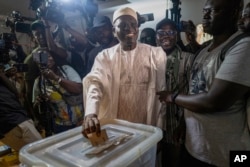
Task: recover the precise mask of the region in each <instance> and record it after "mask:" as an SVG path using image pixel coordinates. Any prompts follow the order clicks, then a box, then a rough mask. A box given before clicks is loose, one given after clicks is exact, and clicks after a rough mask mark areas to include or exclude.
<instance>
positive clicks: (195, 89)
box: [185, 32, 250, 166]
mask: <svg viewBox="0 0 250 167" xmlns="http://www.w3.org/2000/svg"><path fill="white" fill-rule="evenodd" d="M237 34H239V32H237V33H235V34H234V35H232V36H231V37H230V38H229V39H228V40H227V41H226V42H225V43H223V44H222V45H221V46H219V47H218V48H216V49H214V50H213V51H211V52H208V51H207V49H208V48H209V46H208V47H206V48H205V49H203V50H202V51H201V52H200V54H199V56H197V58H196V59H195V62H194V64H193V69H192V72H191V73H192V74H191V82H190V94H198V93H202V92H207V91H209V89H210V86H211V84H212V82H213V79H214V78H218V79H222V80H226V81H230V82H234V83H238V84H241V85H244V86H249V87H250V68H249V65H250V56H249V53H250V38H249V37H247V38H244V39H242V40H240V41H239V42H237V43H236V44H235V45H234V46H233V47H231V48H230V49H229V50H228V51H227V53H226V55H225V59H224V61H223V62H221V59H220V56H219V55H220V51H221V49H222V48H223V46H225V44H226V43H227V42H229V41H230V40H231V39H232V38H234V37H235V36H236V35H237ZM201 55H202V56H201ZM232 96H233V95H232ZM245 104H246V98H245V97H244V96H242V98H240V99H239V100H238V101H236V102H235V103H234V104H233V105H232V106H231V107H230V108H228V109H227V110H226V111H218V112H213V113H194V112H191V111H186V112H185V121H186V125H187V129H186V130H187V131H186V143H185V145H186V148H187V150H188V152H189V153H190V154H191V155H192V156H194V157H195V158H197V159H199V160H201V161H204V162H207V163H210V164H213V165H216V166H229V163H230V161H229V158H230V156H229V154H230V151H233V150H250V135H249V131H248V127H247V123H246V108H245Z"/></svg>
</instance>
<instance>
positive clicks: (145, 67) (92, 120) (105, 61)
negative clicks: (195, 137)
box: [83, 8, 166, 135]
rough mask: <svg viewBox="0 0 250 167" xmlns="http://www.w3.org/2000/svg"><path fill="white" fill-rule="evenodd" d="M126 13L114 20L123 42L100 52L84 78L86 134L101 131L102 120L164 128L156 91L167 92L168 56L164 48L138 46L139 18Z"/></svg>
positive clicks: (116, 31)
mask: <svg viewBox="0 0 250 167" xmlns="http://www.w3.org/2000/svg"><path fill="white" fill-rule="evenodd" d="M124 10H125V11H118V12H117V13H116V12H115V13H114V17H113V20H114V21H113V23H114V27H116V28H115V29H114V31H115V35H116V36H117V38H118V40H119V41H120V43H119V44H117V45H115V46H114V47H112V48H109V49H105V50H103V51H102V52H100V53H99V54H98V56H97V57H96V59H95V63H94V65H93V67H92V70H91V72H90V73H89V74H88V75H87V76H86V77H85V78H84V79H83V88H84V91H83V92H84V105H85V121H84V124H83V134H85V135H86V134H88V133H92V132H98V126H99V125H98V124H99V119H102V118H109V119H114V118H118V119H123V120H127V121H130V122H135V123H143V124H149V125H153V126H158V127H160V128H162V127H163V126H162V124H163V122H162V120H163V116H164V114H165V110H164V109H162V104H161V103H160V102H159V100H158V98H157V96H156V92H157V91H158V90H164V89H165V68H166V55H165V52H164V51H163V50H162V48H160V47H152V46H150V45H146V44H141V43H137V37H138V23H137V15H136V13H135V12H134V11H133V10H132V9H130V8H125V9H124ZM119 12H120V13H119ZM133 12H134V13H133ZM131 13H132V14H131ZM119 14H120V15H119ZM134 22H135V23H136V24H135V23H134ZM115 23H117V24H118V25H116V24H115ZM135 25H136V26H135ZM124 27H125V28H124ZM119 28H120V29H119ZM123 30H124V31H123ZM97 115H98V119H97Z"/></svg>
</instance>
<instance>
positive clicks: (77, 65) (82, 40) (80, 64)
mask: <svg viewBox="0 0 250 167" xmlns="http://www.w3.org/2000/svg"><path fill="white" fill-rule="evenodd" d="M61 26H62V27H63V29H64V30H65V31H67V32H68V33H69V37H68V42H69V45H68V50H69V52H70V53H69V54H68V58H67V61H68V62H69V64H70V65H71V66H72V67H73V68H74V69H75V70H76V71H77V72H78V74H79V75H80V77H81V78H83V77H84V76H85V75H86V74H87V65H88V64H87V63H88V53H89V52H90V50H92V49H93V48H94V46H93V45H92V44H91V42H90V41H89V39H88V37H87V34H81V33H79V32H78V31H76V30H74V29H73V28H72V27H70V26H69V25H68V24H67V23H66V21H64V22H63V24H62V25H61Z"/></svg>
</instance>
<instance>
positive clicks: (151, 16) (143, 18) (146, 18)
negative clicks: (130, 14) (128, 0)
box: [137, 12, 154, 27]
mask: <svg viewBox="0 0 250 167" xmlns="http://www.w3.org/2000/svg"><path fill="white" fill-rule="evenodd" d="M137 17H138V24H139V27H140V25H141V24H143V23H145V22H147V21H154V14H153V13H148V14H139V13H138V12H137Z"/></svg>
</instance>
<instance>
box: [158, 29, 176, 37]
mask: <svg viewBox="0 0 250 167" xmlns="http://www.w3.org/2000/svg"><path fill="white" fill-rule="evenodd" d="M156 33H157V35H160V36H170V37H173V36H175V35H176V33H177V32H176V31H173V30H170V31H164V30H157V31H156Z"/></svg>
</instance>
